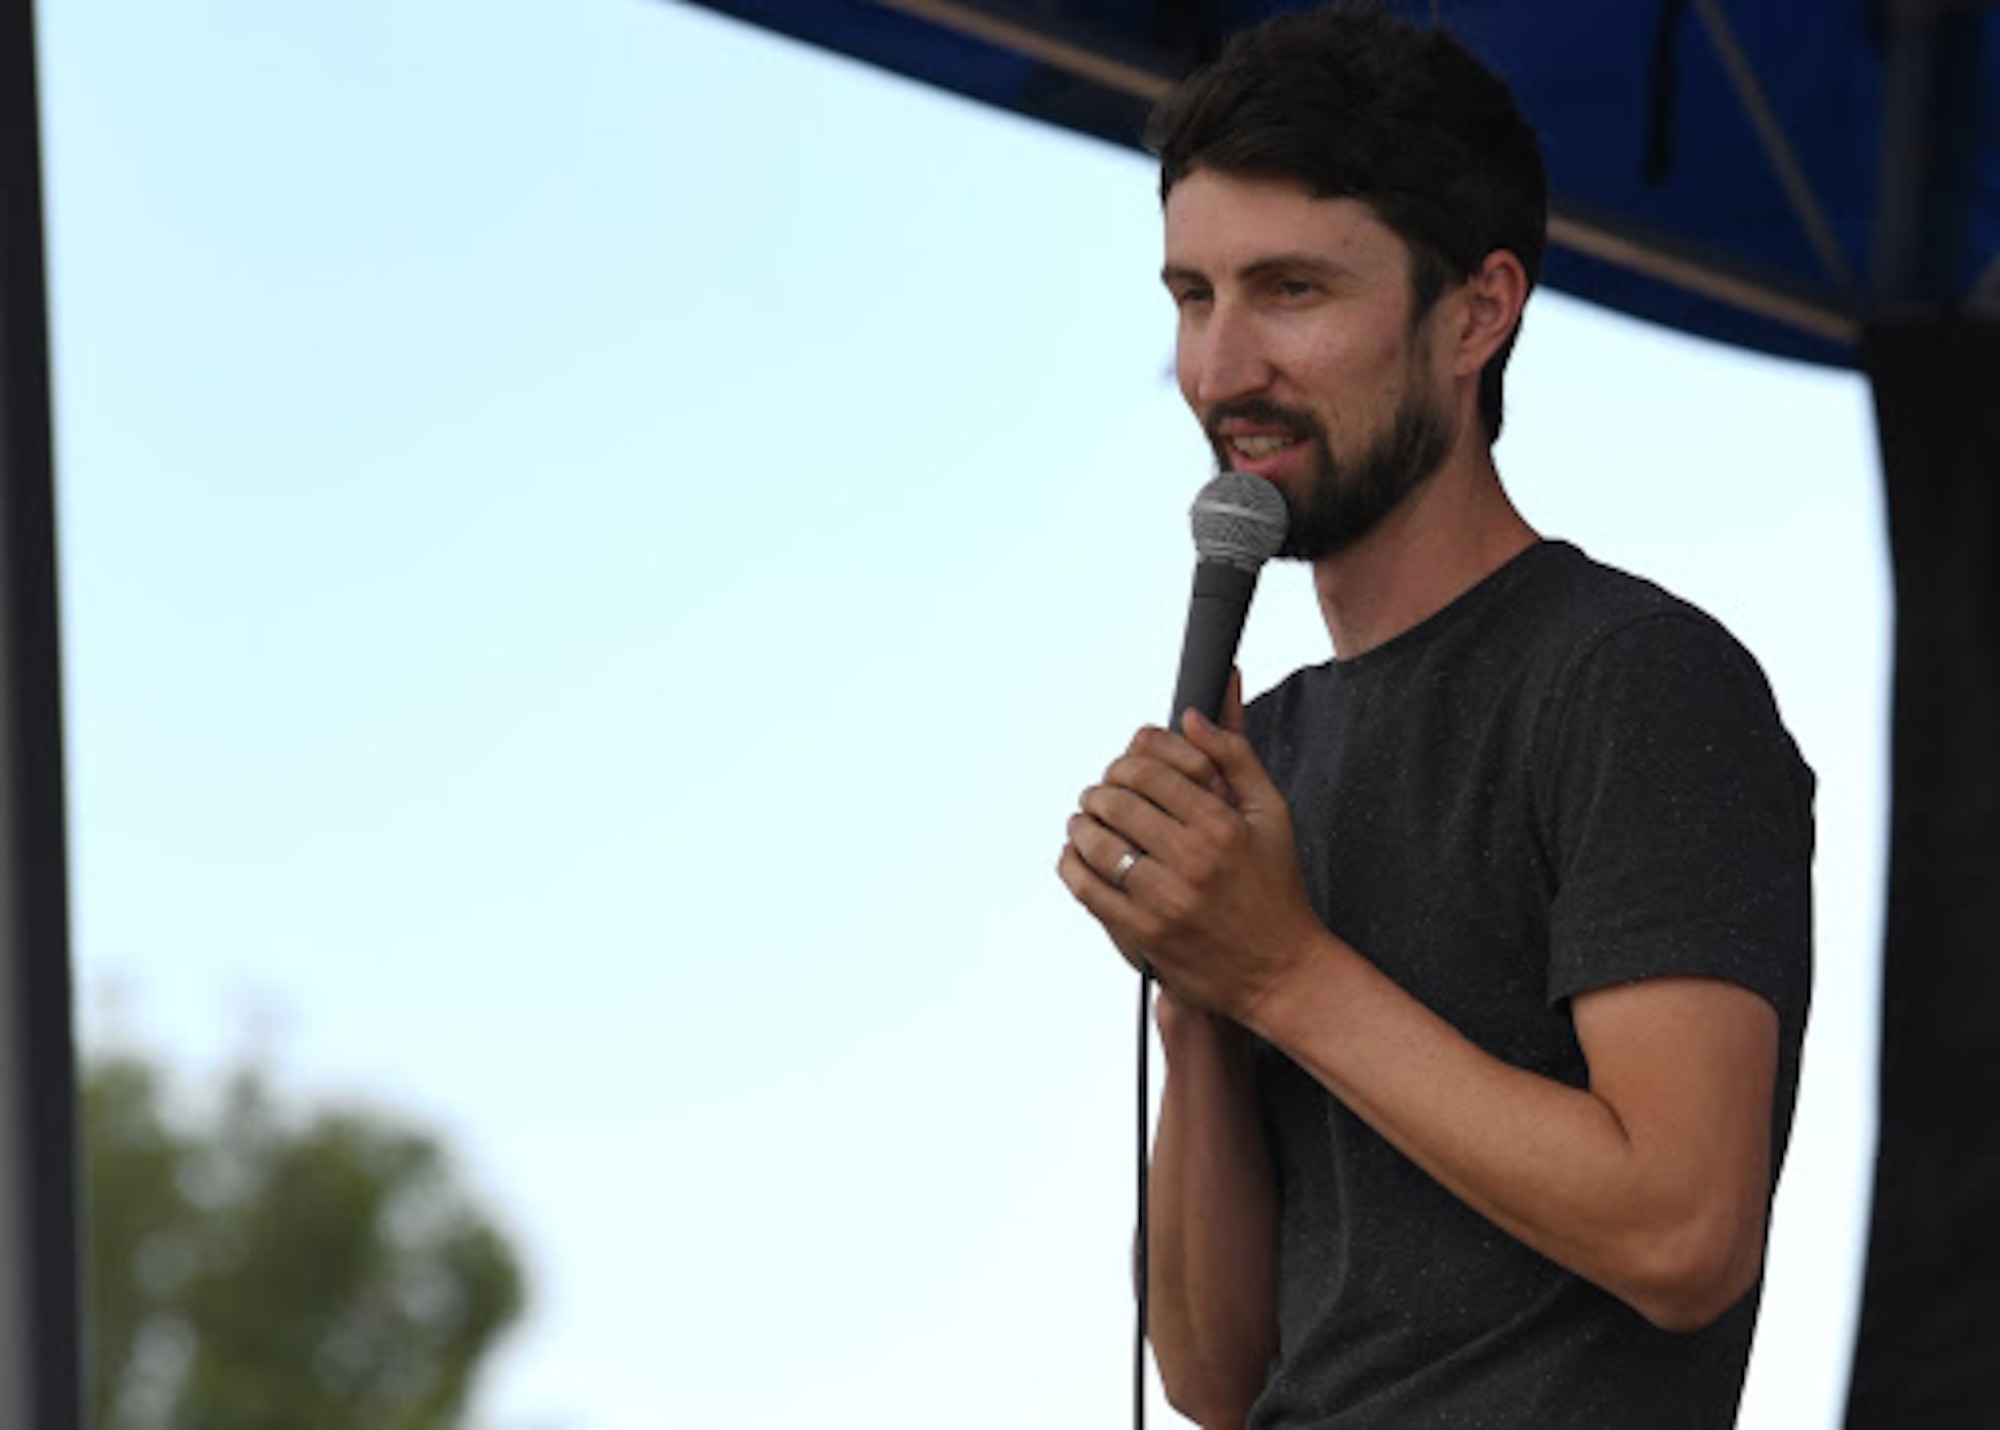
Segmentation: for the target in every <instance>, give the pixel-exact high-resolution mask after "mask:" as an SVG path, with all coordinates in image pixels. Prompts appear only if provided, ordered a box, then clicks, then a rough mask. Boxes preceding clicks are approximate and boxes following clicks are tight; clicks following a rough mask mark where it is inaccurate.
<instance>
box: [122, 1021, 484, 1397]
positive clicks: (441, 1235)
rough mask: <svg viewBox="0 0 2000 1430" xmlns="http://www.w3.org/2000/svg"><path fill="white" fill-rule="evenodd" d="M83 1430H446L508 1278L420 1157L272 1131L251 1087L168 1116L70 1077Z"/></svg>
mask: <svg viewBox="0 0 2000 1430" xmlns="http://www.w3.org/2000/svg"><path fill="white" fill-rule="evenodd" d="M83 1135H84V1153H85V1163H86V1165H85V1185H86V1200H87V1210H88V1226H89V1236H90V1252H89V1276H90V1294H91V1338H92V1344H91V1356H92V1371H91V1399H92V1411H93V1417H94V1418H93V1421H92V1423H93V1425H95V1426H96V1427H97V1430H448V1427H451V1426H454V1425H456V1424H457V1423H458V1421H459V1417H460V1416H461V1415H462V1413H463V1411H464V1409H465V1406H466V1402H467V1400H468V1396H469V1392H470V1390H471V1386H472V1381H473V1377H474V1374H475V1372H476V1371H477V1369H478V1367H479V1364H480V1362H481V1360H482V1359H483V1357H484V1356H485V1354H486V1353H487V1352H488V1351H489V1350H490V1349H491V1348H492V1347H493V1345H494V1343H495V1342H496V1341H497V1339H498V1337H499V1336H500V1334H501V1333H502V1332H503V1331H504V1330H505V1329H506V1328H507V1326H508V1325H510V1324H511V1323H512V1322H513V1321H514V1320H515V1318H516V1317H517V1316H518V1315H519V1314H520V1311H521V1307H522V1299H523V1290H522V1278H521V1273H520V1270H519V1267H518V1264H517V1262H516V1259H515V1257H514V1254H513V1252H512V1251H511V1250H510V1249H509V1247H508V1245H507V1243H506V1242H505V1241H504V1240H503V1239H502V1237H501V1236H500V1234H499V1232H498V1231H496V1230H495V1229H494V1228H493V1227H492V1226H491V1225H490V1224H489V1223H488V1222H487V1221H486V1220H485V1219H484V1218H483V1217H482V1216H481V1215H480V1213H479V1212H478V1211H477V1210H476V1209H475V1208H474V1207H473V1206H472V1205H471V1204H470V1202H469V1201H468V1200H467V1199H466V1197H465V1196H464V1194H463V1192H462V1191H461V1189H460V1188H459V1187H458V1185H457V1184H456V1182H455V1181H454V1178H453V1175H452V1172H451V1168H450V1166H449V1164H448V1163H447V1161H446V1160H445V1157H444V1155H443V1153H442V1151H441V1150H440V1149H439V1147H438V1145H437V1144H436V1143H435V1142H434V1141H433V1140H432V1139H431V1138H429V1137H427V1136H425V1135H423V1134H422V1133H420V1132H415V1131H411V1130H409V1129H407V1128H404V1127H401V1126H399V1125H396V1124H395V1123H394V1122H393V1121H391V1120H390V1119H388V1118H387V1117H384V1116H382V1115H380V1114H377V1113H372V1112H371V1113H362V1112H355V1111H333V1110H327V1111H320V1112H316V1113H314V1114H312V1115H311V1116H308V1117H305V1118H303V1119H300V1118H288V1117H286V1116H284V1115H282V1114H281V1111H280V1109H278V1108H277V1107H276V1106H275V1105H274V1103H273V1100H272V1098H271V1095H270V1091H269V1088H268V1085H267V1081H266V1079H265V1078H264V1076H263V1075H262V1074H261V1073H260V1072H258V1071H257V1070H256V1069H254V1068H250V1069H246V1070H243V1071H241V1072H239V1073H237V1074H236V1076H235V1077H234V1078H233V1079H232V1080H231V1083H230V1085H229V1087H228V1089H227V1092H226V1094H225V1096H224V1097H223V1099H222V1101H221V1104H220V1107H219V1109H218V1110H217V1111H215V1112H214V1113H212V1114H210V1115H209V1116H207V1117H205V1118H197V1117H191V1116H186V1115H180V1114H177V1113H176V1112H175V1110H174V1109H173V1107H172V1106H171V1104H170V1100H169V1098H168V1097H167V1090H166V1087H165V1084H164V1080H163V1078H162V1076H161V1074H160V1072H159V1070H158V1069H157V1068H155V1067H154V1066H152V1065H151V1064H149V1063H147V1062H146V1061H144V1060H142V1059H139V1058H135V1057H131V1056H128V1055H120V1056H115V1057H108V1058H102V1059H98V1060H96V1061H95V1062H93V1063H92V1064H91V1065H90V1066H89V1067H87V1068H86V1069H85V1071H84V1075H83Z"/></svg>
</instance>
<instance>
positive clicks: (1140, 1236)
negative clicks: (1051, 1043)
mask: <svg viewBox="0 0 2000 1430" xmlns="http://www.w3.org/2000/svg"><path fill="white" fill-rule="evenodd" d="M1152 1011H1153V970H1152V969H1150V968H1142V969H1140V970H1139V1156H1138V1163H1139V1194H1138V1206H1139V1215H1138V1224H1139V1229H1138V1232H1137V1233H1136V1234H1135V1236H1134V1243H1135V1244H1134V1246H1133V1249H1132V1282H1133V1289H1134V1291H1135V1293H1136V1298H1137V1301H1138V1314H1137V1317H1136V1319H1137V1322H1138V1328H1137V1331H1136V1334H1135V1335H1134V1337H1133V1341H1132V1430H1146V1281H1147V1266H1146V1259H1147V1254H1148V1253H1147V1245H1146V1243H1147V1240H1148V1236H1147V1229H1146V1201H1147V1197H1146V1181H1147V1176H1146V1167H1147V1164H1146V1151H1147V1143H1146V1132H1147V1122H1148V1118H1147V1113H1148V1112H1149V1111H1150V1110H1151V1109H1149V1108H1148V1106H1147V1101H1148V1099H1147V1096H1146V1082H1147V1078H1146V1054H1147V1049H1148V1047H1149V1046H1150V1042H1151V1039H1150V1034H1151V1031H1152V1030H1151V1028H1150V1027H1149V1026H1148V1023H1149V1018H1150V1015H1151V1013H1152Z"/></svg>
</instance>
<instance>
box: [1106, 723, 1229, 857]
mask: <svg viewBox="0 0 2000 1430" xmlns="http://www.w3.org/2000/svg"><path fill="white" fill-rule="evenodd" d="M1164 739H1165V741H1168V742H1172V743H1173V744H1175V745H1179V746H1183V747H1185V748H1187V749H1189V750H1193V749H1194V747H1193V746H1192V745H1189V744H1188V742H1187V741H1186V740H1184V739H1183V738H1182V737H1181V736H1179V735H1167V736H1165V737H1164ZM1226 780H1227V776H1226V774H1225V772H1224V771H1223V770H1222V769H1221V768H1220V767H1219V766H1218V765H1217V764H1216V763H1215V761H1214V759H1213V758H1212V757H1210V756H1208V755H1206V754H1203V755H1201V756H1200V759H1199V760H1198V761H1195V760H1189V759H1186V758H1182V759H1180V760H1179V761H1178V763H1176V762H1174V761H1172V760H1168V759H1158V758H1155V757H1153V756H1151V755H1127V756H1125V757H1124V758H1122V759H1119V760H1114V761H1113V762H1112V764H1111V768H1110V769H1108V770H1106V771H1105V772H1104V783H1103V785H1101V786H1099V788H1104V789H1123V790H1130V791H1132V792H1133V793H1134V794H1136V795H1139V796H1140V797H1142V798H1143V799H1145V800H1146V801H1148V802H1149V803H1151V804H1154V805H1157V806H1158V807H1159V808H1160V809H1161V810H1162V811H1163V812H1165V813H1166V814H1168V815H1169V816H1171V817H1172V819H1173V820H1174V821H1175V822H1177V823H1180V824H1185V825H1190V826H1199V825H1202V824H1205V823H1208V822H1211V821H1213V820H1216V819H1219V818H1221V817H1223V816H1224V815H1226V814H1227V813H1228V812H1229V809H1230V802H1229V799H1228V785H1227V783H1226ZM1120 827H1121V828H1122V826H1120ZM1128 832H1130V833H1133V834H1138V833H1139V831H1137V830H1131V831H1128ZM1140 843H1142V844H1145V845H1146V847H1147V848H1148V849H1150V848H1152V847H1153V846H1152V844H1151V843H1149V842H1148V841H1147V838H1146V837H1145V836H1143V835H1142V836H1140Z"/></svg>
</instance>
